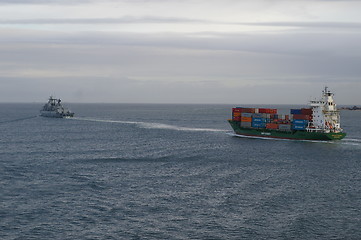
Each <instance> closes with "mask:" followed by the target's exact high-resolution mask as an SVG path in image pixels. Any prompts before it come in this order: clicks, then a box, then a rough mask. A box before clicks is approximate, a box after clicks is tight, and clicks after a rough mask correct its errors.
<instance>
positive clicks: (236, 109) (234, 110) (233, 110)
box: [232, 108, 242, 112]
mask: <svg viewBox="0 0 361 240" xmlns="http://www.w3.org/2000/svg"><path fill="white" fill-rule="evenodd" d="M232 112H242V108H232Z"/></svg>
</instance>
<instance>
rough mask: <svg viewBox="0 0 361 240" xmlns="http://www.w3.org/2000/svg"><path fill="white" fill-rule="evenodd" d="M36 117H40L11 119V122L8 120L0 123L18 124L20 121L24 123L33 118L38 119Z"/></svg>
mask: <svg viewBox="0 0 361 240" xmlns="http://www.w3.org/2000/svg"><path fill="white" fill-rule="evenodd" d="M36 117H38V116H30V117H23V118H16V119H10V120H6V121H3V122H0V124H3V123H12V122H18V121H24V120H28V119H32V118H36Z"/></svg>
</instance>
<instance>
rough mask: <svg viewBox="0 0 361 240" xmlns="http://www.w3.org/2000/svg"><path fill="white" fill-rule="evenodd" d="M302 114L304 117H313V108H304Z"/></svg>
mask: <svg viewBox="0 0 361 240" xmlns="http://www.w3.org/2000/svg"><path fill="white" fill-rule="evenodd" d="M301 114H302V115H312V108H302V109H301Z"/></svg>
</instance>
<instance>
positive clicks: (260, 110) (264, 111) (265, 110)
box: [258, 108, 268, 113]
mask: <svg viewBox="0 0 361 240" xmlns="http://www.w3.org/2000/svg"><path fill="white" fill-rule="evenodd" d="M258 113H268V108H259V109H258Z"/></svg>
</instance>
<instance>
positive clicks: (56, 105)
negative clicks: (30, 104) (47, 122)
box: [40, 96, 74, 118]
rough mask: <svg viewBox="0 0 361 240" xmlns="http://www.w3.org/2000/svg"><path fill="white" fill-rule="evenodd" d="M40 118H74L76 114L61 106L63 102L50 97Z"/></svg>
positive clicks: (41, 111)
mask: <svg viewBox="0 0 361 240" xmlns="http://www.w3.org/2000/svg"><path fill="white" fill-rule="evenodd" d="M40 116H42V117H51V118H66V117H73V116H74V113H73V112H71V111H70V110H69V109H67V108H64V107H63V105H61V100H60V99H57V98H53V96H50V98H49V100H48V102H47V103H46V104H45V105H44V107H43V108H42V109H41V110H40Z"/></svg>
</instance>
